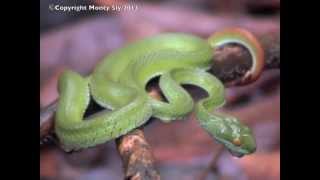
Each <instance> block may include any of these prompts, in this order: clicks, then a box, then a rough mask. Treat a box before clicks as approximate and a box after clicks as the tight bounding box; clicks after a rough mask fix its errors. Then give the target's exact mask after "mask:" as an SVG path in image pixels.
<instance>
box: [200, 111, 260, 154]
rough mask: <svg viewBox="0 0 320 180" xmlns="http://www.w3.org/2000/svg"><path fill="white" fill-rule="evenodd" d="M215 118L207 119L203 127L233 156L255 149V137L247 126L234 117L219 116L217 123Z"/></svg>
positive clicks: (248, 152)
mask: <svg viewBox="0 0 320 180" xmlns="http://www.w3.org/2000/svg"><path fill="white" fill-rule="evenodd" d="M216 118H217V117H215V118H214V119H211V120H209V121H207V122H206V123H205V124H203V127H204V128H205V129H206V130H207V131H208V132H209V134H211V135H213V137H214V138H215V139H216V140H217V141H218V142H219V143H221V144H223V145H224V146H225V147H226V148H227V149H228V151H229V152H230V153H231V154H232V155H233V156H236V157H239V158H240V157H242V156H244V155H248V154H251V153H254V152H255V151H256V142H255V138H254V136H253V133H252V132H251V130H250V128H249V127H247V126H246V125H244V124H242V123H241V122H240V121H239V120H238V119H236V118H234V117H223V116H220V117H219V122H220V123H218V124H217V119H216ZM221 120H222V121H221ZM217 126H218V128H217Z"/></svg>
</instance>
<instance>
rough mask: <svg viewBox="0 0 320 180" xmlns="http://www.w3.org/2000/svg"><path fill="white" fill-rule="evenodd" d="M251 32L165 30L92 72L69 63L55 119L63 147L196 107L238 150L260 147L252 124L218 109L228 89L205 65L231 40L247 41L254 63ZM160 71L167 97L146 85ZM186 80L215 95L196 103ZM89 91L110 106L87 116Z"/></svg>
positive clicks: (98, 140) (213, 131) (207, 125)
mask: <svg viewBox="0 0 320 180" xmlns="http://www.w3.org/2000/svg"><path fill="white" fill-rule="evenodd" d="M252 39H253V38H252V35H251V34H250V33H248V32H247V31H245V30H242V29H237V28H234V29H226V30H223V31H219V32H217V33H215V34H213V35H212V36H211V37H209V38H208V40H204V39H201V38H199V37H196V36H194V35H191V34H185V33H164V34H160V35H156V36H153V37H149V38H146V39H143V40H140V41H137V42H134V43H132V44H129V45H128V46H126V47H124V48H121V49H119V50H117V51H115V52H113V53H111V54H109V55H108V56H107V57H106V58H104V59H103V60H102V61H101V62H100V63H99V64H97V66H96V67H95V69H94V71H93V73H92V74H90V75H89V76H87V77H82V76H81V75H79V74H78V73H76V72H73V71H70V70H66V71H65V72H64V73H63V74H62V75H61V76H60V78H59V88H58V89H59V94H60V96H59V103H58V108H57V112H56V121H55V132H56V134H57V136H58V139H59V141H60V142H61V144H62V147H63V149H64V150H65V151H71V150H79V149H83V148H88V147H93V146H96V145H98V144H102V143H105V142H107V141H110V140H113V139H115V138H118V137H119V136H121V135H124V134H126V133H128V132H129V131H131V130H133V129H135V128H137V127H139V126H141V125H143V124H144V123H145V122H147V121H148V120H149V119H150V117H151V116H153V117H157V118H159V119H160V120H162V121H163V122H171V121H173V120H176V119H182V118H183V117H185V116H186V115H188V114H189V113H190V112H192V111H193V110H195V114H196V117H197V120H198V121H199V123H200V124H201V126H202V127H203V128H204V129H205V130H206V131H207V132H208V133H209V134H210V135H212V136H213V137H214V138H215V139H216V140H217V141H218V142H219V143H222V144H223V145H224V146H225V147H226V148H227V149H228V150H229V151H230V152H231V153H232V154H233V155H234V156H238V157H241V156H243V155H246V154H250V153H253V152H254V151H255V150H256V143H255V139H254V137H253V134H252V132H251V130H250V129H249V128H248V127H247V126H245V125H244V124H242V123H241V122H240V121H239V120H238V119H237V118H235V117H231V116H226V115H222V114H217V113H212V111H213V110H215V109H217V108H218V107H221V106H222V105H223V104H224V102H225V97H224V96H225V94H224V93H225V91H224V85H223V84H222V83H221V82H220V81H219V80H218V79H217V78H216V77H215V76H213V75H212V74H210V73H208V72H206V70H208V69H209V68H210V67H211V65H212V63H213V61H214V60H213V53H214V50H215V49H216V48H217V47H218V46H222V45H224V44H227V43H239V44H241V45H243V46H244V47H246V48H247V49H248V50H249V52H250V54H251V56H252V60H253V65H255V64H254V63H255V62H256V61H257V59H259V58H260V59H261V58H262V56H261V52H260V51H259V50H260V49H259V48H260V47H258V46H257V43H256V42H253V40H252ZM156 76H160V80H159V85H160V89H161V91H162V93H163V94H164V96H165V98H166V99H167V101H168V102H164V101H160V100H156V99H155V98H152V97H150V96H149V95H148V93H147V92H146V84H147V83H148V81H149V80H150V79H152V78H154V77H156ZM183 84H191V85H195V86H199V87H200V88H203V89H204V90H205V91H207V93H208V97H206V98H204V99H201V100H200V101H199V102H197V103H194V102H193V99H192V97H191V96H190V95H189V94H188V92H187V91H186V90H184V89H183V88H182V86H181V85H183ZM90 96H92V97H93V99H94V101H95V102H96V103H98V104H99V105H101V106H103V107H105V108H107V109H109V111H107V110H106V111H102V112H99V113H98V114H96V115H94V116H90V117H89V118H87V119H84V113H85V111H86V108H87V106H88V104H89V100H90ZM110 110H111V111H110Z"/></svg>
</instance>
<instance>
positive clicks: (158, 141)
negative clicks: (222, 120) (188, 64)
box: [40, 0, 280, 180]
mask: <svg viewBox="0 0 320 180" xmlns="http://www.w3.org/2000/svg"><path fill="white" fill-rule="evenodd" d="M50 4H59V5H75V4H78V5H80V4H96V5H117V4H118V5H121V4H122V5H123V4H134V5H137V6H138V9H137V10H136V11H120V12H115V11H113V12H104V11H101V12H98V11H95V12H93V11H81V12H62V11H59V12H58V11H50V10H49V9H48V7H49V5H50ZM40 5H41V11H40V13H41V14H40V17H41V19H40V32H41V34H40V38H41V39H40V48H41V49H40V60H41V66H40V75H41V76H40V85H41V86H40V93H41V94H40V97H41V102H40V105H41V107H45V106H47V105H48V104H49V103H51V102H52V101H53V100H55V99H56V98H57V97H58V94H57V89H56V85H57V78H58V75H59V73H61V71H62V70H63V69H65V68H70V69H73V70H75V71H78V72H79V73H82V74H84V75H85V74H89V73H90V71H91V70H92V69H93V68H94V66H95V64H96V63H97V62H98V61H99V60H101V59H102V58H103V57H104V56H105V55H107V54H108V53H110V52H112V51H113V50H114V49H117V48H120V47H122V46H124V45H125V44H126V43H128V42H132V41H134V40H137V39H141V38H143V37H146V36H150V35H153V34H157V33H161V32H188V33H193V34H196V35H199V36H201V37H208V36H209V35H210V34H212V33H213V32H215V31H217V30H218V29H221V28H223V27H228V26H239V27H244V28H246V29H248V30H250V31H252V32H253V33H255V34H256V35H257V36H258V37H261V39H262V41H263V42H262V43H264V45H265V46H268V45H270V43H269V42H275V43H273V45H272V46H274V44H276V45H279V43H280V40H279V39H280V34H279V31H280V24H279V22H280V0H170V1H169V0H164V1H159V0H152V1H145V0H128V1H126V0H64V1H62V0H41V1H40ZM270 46H271V45H270ZM276 49H278V50H279V49H280V48H279V47H278V48H276ZM270 51H274V49H272V50H270ZM267 53H274V52H267ZM277 53H280V52H277ZM190 91H192V93H193V94H196V95H199V96H201V93H203V92H202V91H199V90H198V89H190ZM222 111H224V112H228V113H230V114H232V115H235V116H237V117H239V118H240V119H241V120H243V122H245V123H246V124H248V125H249V126H250V127H251V128H252V129H253V131H254V134H255V136H256V139H257V146H258V149H257V152H256V153H255V154H253V155H250V156H247V157H244V158H241V159H238V158H234V157H232V156H231V155H230V154H229V153H228V152H226V151H224V150H221V148H220V146H219V145H218V144H216V143H215V142H214V141H213V140H212V138H210V137H209V135H208V134H206V133H205V132H204V131H203V130H202V129H201V128H200V127H199V125H198V123H197V122H196V121H195V119H194V117H193V115H191V116H190V117H189V119H188V120H185V121H178V122H173V123H170V124H163V123H161V122H160V121H157V120H154V121H153V122H152V123H149V124H148V125H147V126H146V127H145V128H144V134H145V137H146V140H147V141H148V143H149V144H150V146H151V148H152V153H153V155H154V159H155V166H156V169H157V170H158V171H159V173H160V175H161V179H164V180H171V179H181V180H193V179H203V180H204V179H208V180H209V179H212V180H215V179H217V180H218V179H219V180H222V179H223V180H232V179H236V180H278V179H280V155H279V150H280V69H272V70H266V71H265V72H264V73H263V75H262V76H261V78H260V79H259V80H258V81H257V82H255V83H252V84H250V85H248V86H244V87H230V88H228V89H227V105H226V106H225V107H224V108H223V109H222ZM122 166H123V165H122V163H121V159H120V157H119V154H118V152H117V149H116V145H115V143H114V142H110V143H106V144H104V145H101V146H98V147H96V148H91V149H87V150H83V151H81V152H76V153H72V154H67V153H64V152H63V151H62V150H60V149H59V148H57V147H56V146H55V145H54V144H49V145H46V146H44V147H41V149H40V177H41V179H43V180H57V179H59V180H89V179H90V180H107V179H108V180H109V179H110V180H117V179H123V178H124V175H123V167H122Z"/></svg>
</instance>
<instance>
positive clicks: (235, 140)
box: [232, 138, 241, 146]
mask: <svg viewBox="0 0 320 180" xmlns="http://www.w3.org/2000/svg"><path fill="white" fill-rule="evenodd" d="M232 143H233V144H234V145H236V146H240V145H241V141H240V139H239V138H235V139H233V141H232Z"/></svg>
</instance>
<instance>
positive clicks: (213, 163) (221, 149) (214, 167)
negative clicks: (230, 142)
mask: <svg viewBox="0 0 320 180" xmlns="http://www.w3.org/2000/svg"><path fill="white" fill-rule="evenodd" d="M223 152H224V147H223V146H222V145H219V146H218V148H217V149H216V150H215V155H214V156H213V158H212V160H211V161H210V163H209V166H208V167H207V168H206V169H205V170H204V171H203V172H202V173H201V174H200V177H199V180H205V179H206V178H207V176H208V175H209V173H210V172H216V173H217V174H218V175H219V171H218V169H217V162H218V160H219V158H220V156H221V155H222V153H223Z"/></svg>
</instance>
